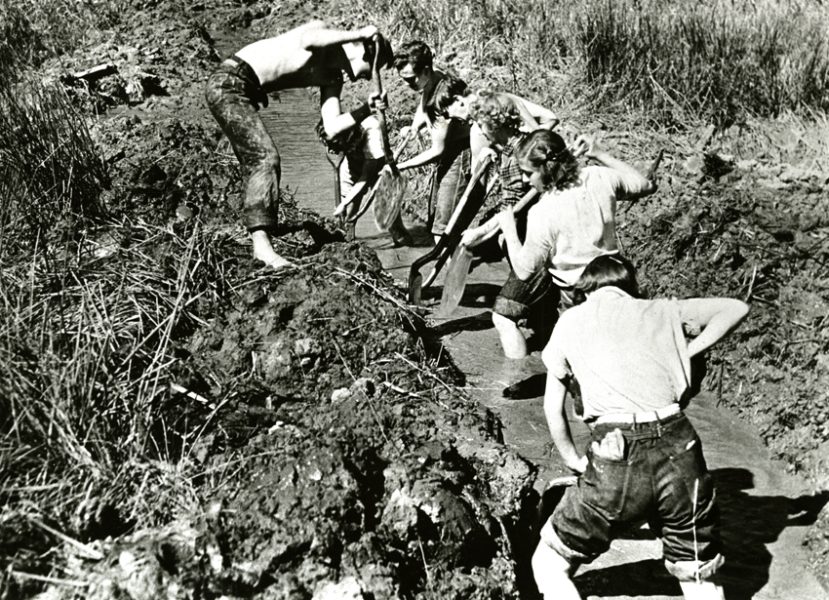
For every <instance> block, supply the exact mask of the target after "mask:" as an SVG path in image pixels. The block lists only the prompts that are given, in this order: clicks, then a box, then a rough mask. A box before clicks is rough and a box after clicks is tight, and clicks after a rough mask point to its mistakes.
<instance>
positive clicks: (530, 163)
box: [515, 129, 579, 192]
mask: <svg viewBox="0 0 829 600" xmlns="http://www.w3.org/2000/svg"><path fill="white" fill-rule="evenodd" d="M515 157H516V159H517V160H518V167H519V168H520V169H521V172H522V173H523V174H524V177H525V180H526V181H528V182H529V183H530V185H532V186H533V187H534V188H535V189H537V190H538V191H539V192H545V191H547V190H551V189H553V188H557V189H564V188H566V187H567V186H569V185H571V184H572V183H574V182H575V181H576V180H578V176H579V163H578V161H577V160H576V158H575V157H574V156H573V153H572V152H570V150H569V149H568V148H567V144H566V143H565V142H564V140H563V139H562V137H561V136H560V135H558V134H557V133H555V132H553V131H548V130H546V129H537V130H535V131H533V132H532V133H530V134H529V135H527V136H526V137H525V138H524V139H522V140H521V142H520V143H519V144H518V147H517V148H516V149H515Z"/></svg>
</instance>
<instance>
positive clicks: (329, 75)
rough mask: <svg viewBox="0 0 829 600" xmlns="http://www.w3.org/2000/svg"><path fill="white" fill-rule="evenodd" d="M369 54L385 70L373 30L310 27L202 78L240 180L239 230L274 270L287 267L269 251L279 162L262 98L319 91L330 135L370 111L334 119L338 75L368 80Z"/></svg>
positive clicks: (386, 52)
mask: <svg viewBox="0 0 829 600" xmlns="http://www.w3.org/2000/svg"><path fill="white" fill-rule="evenodd" d="M374 52H379V53H380V56H379V64H380V65H382V66H388V65H389V64H390V62H391V58H392V53H391V49H390V47H389V46H388V44H387V43H385V41H384V40H382V38H380V37H379V35H378V32H377V28H376V27H374V26H366V27H363V28H361V29H357V30H354V31H343V30H338V29H332V28H330V27H328V26H326V25H325V24H324V23H323V22H321V21H312V22H310V23H306V24H305V25H301V26H300V27H297V28H296V29H292V30H290V31H287V32H285V33H283V34H281V35H278V36H276V37H273V38H268V39H264V40H260V41H257V42H254V43H252V44H250V45H248V46H245V47H244V48H242V49H241V50H239V51H238V52H237V53H236V54H235V55H233V56H231V57H230V58H228V59H226V60H225V61H224V62H223V63H222V64H221V65H220V67H219V68H218V70H217V71H216V72H214V73H213V74H212V75H211V76H210V78H209V79H208V80H207V87H206V97H207V103H208V106H209V107H210V112H211V113H212V114H213V116H214V117H215V118H216V120H217V121H218V123H219V126H220V127H221V128H222V131H223V132H224V133H225V135H227V137H228V139H229V140H230V143H231V145H232V146H233V151H234V153H235V154H236V157H237V159H238V160H239V163H240V165H241V166H242V169H243V172H244V174H245V177H246V189H245V199H244V224H245V226H246V227H247V229H248V231H249V232H250V236H251V240H252V241H253V256H254V258H256V259H258V260H260V261H262V262H264V263H265V264H267V265H270V266H272V267H273V268H275V269H279V268H282V267H285V266H287V265H289V264H290V263H289V262H288V261H287V260H285V258H283V257H282V256H280V255H279V254H277V253H276V251H275V250H274V248H273V245H272V243H271V238H270V234H271V233H272V232H273V230H274V228H275V227H276V225H277V204H278V200H279V183H280V177H281V169H280V158H279V152H278V151H277V149H276V145H275V144H274V142H273V140H272V139H271V137H270V135H269V134H268V132H267V130H266V129H265V126H264V124H263V123H262V119H261V117H260V116H259V113H258V111H259V108H260V107H265V106H267V104H268V96H267V95H268V93H270V92H276V91H279V90H284V89H288V88H301V87H319V88H320V96H321V98H320V101H321V106H320V113H321V115H322V119H323V125H324V128H325V132H326V134H327V135H329V136H335V135H337V134H338V133H339V132H341V131H344V130H345V129H348V128H349V127H352V126H354V125H355V123H359V122H361V121H362V120H363V119H365V118H366V117H368V116H369V114H370V112H371V109H370V107H369V106H368V105H363V106H361V107H360V108H359V109H357V110H356V111H352V113H342V111H341V108H340V92H341V91H342V86H343V71H344V72H345V73H346V75H347V76H348V78H349V79H350V80H352V81H354V80H356V79H369V78H370V77H371V66H372V60H373V58H374ZM369 101H370V102H371V101H372V98H370V100H369Z"/></svg>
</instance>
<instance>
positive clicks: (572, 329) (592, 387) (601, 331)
mask: <svg viewBox="0 0 829 600" xmlns="http://www.w3.org/2000/svg"><path fill="white" fill-rule="evenodd" d="M562 353H563V354H564V355H565V356H566V361H567V363H568V364H569V366H570V369H571V370H572V372H573V374H574V375H575V377H576V379H577V380H578V381H579V384H580V386H581V394H582V402H583V404H584V418H585V419H586V420H590V419H592V418H595V417H599V416H601V415H604V414H613V413H632V412H647V411H653V410H656V409H659V408H664V407H666V406H668V405H670V404H672V403H674V402H677V401H678V400H679V398H680V397H681V396H682V394H683V393H684V392H685V390H686V388H687V387H688V383H689V381H690V357H689V355H688V348H687V343H686V342H685V338H684V335H683V330H682V322H681V317H680V312H679V305H678V303H677V301H675V300H668V299H659V300H640V299H636V298H632V297H631V296H629V295H628V294H626V293H625V292H623V291H622V290H620V289H619V288H615V287H604V288H601V289H600V290H597V291H596V292H594V293H593V294H591V296H590V297H589V298H588V299H587V301H585V302H584V303H582V304H580V305H578V306H575V307H573V308H571V309H570V310H568V311H566V312H565V313H563V314H562V315H561V318H560V320H559V322H558V324H557V325H556V328H555V330H554V331H553V335H552V337H551V339H550V343H549V344H548V346H547V348H545V350H544V354H543V358H544V362H545V363H546V364H548V365H551V366H552V365H556V364H559V363H560V360H561V356H560V355H561V354H562ZM556 355H559V356H558V360H556V359H557V357H556Z"/></svg>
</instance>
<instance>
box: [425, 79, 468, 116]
mask: <svg viewBox="0 0 829 600" xmlns="http://www.w3.org/2000/svg"><path fill="white" fill-rule="evenodd" d="M471 93H472V90H470V89H469V86H468V85H466V82H465V81H464V80H463V79H461V78H460V77H456V76H455V75H452V74H450V73H446V74H445V75H444V76H443V77H442V78H441V79H440V81H438V82H437V85H435V87H434V89H433V90H432V96H431V98H430V99H429V102H428V103H427V108H429V107H431V108H432V110H433V111H434V112H435V114H438V115H445V114H446V110H447V109H448V108H449V107H450V106H452V103H454V102H455V100H456V99H457V98H459V97H461V96H468V95H469V94H471Z"/></svg>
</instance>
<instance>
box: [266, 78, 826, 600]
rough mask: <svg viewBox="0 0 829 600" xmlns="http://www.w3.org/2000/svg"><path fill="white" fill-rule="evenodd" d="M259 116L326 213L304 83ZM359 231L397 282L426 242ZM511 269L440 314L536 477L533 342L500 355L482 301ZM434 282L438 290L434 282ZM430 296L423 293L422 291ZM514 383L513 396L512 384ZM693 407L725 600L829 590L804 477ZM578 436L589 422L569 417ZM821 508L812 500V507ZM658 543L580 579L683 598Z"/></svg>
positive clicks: (632, 541) (553, 467)
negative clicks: (805, 544)
mask: <svg viewBox="0 0 829 600" xmlns="http://www.w3.org/2000/svg"><path fill="white" fill-rule="evenodd" d="M265 116H266V122H267V123H268V126H269V128H270V129H271V131H272V132H273V134H274V137H275V138H276V139H277V140H278V142H277V143H278V144H279V147H280V151H281V153H282V155H283V174H284V175H283V179H284V184H285V185H286V186H287V187H289V188H291V189H293V190H295V192H296V195H297V199H298V201H299V204H300V206H302V207H304V208H310V209H314V210H316V211H318V212H319V213H321V214H330V212H331V209H332V207H333V204H334V199H333V192H332V185H333V174H332V170H331V167H330V165H329V164H328V162H327V161H326V159H325V155H324V153H323V150H322V148H321V146H320V145H319V144H318V143H317V142H316V140H315V139H314V134H313V126H314V124H315V123H316V121H317V119H318V112H317V111H316V102H315V101H314V100H312V99H311V97H310V95H309V94H308V93H307V92H305V91H291V92H287V93H283V94H282V98H281V102H280V103H274V106H273V107H272V108H271V109H269V111H268V112H267V113H266V115H265ZM356 233H357V237H358V239H360V240H362V241H363V242H365V243H367V244H369V245H370V246H372V247H373V248H375V249H376V251H377V253H378V256H379V257H380V259H381V261H382V263H383V265H384V267H385V268H386V269H387V270H388V271H389V272H390V273H391V274H392V275H393V276H394V277H395V278H396V279H397V280H398V281H399V282H400V283H401V285H404V284H405V283H404V282H405V281H406V278H407V275H408V265H409V264H410V263H411V262H412V260H414V258H416V257H417V256H419V255H421V254H422V253H423V252H425V249H424V248H394V247H392V244H391V240H390V238H389V237H388V236H387V235H384V234H380V233H378V232H377V231H376V229H375V227H374V224H373V219H372V218H371V215H370V213H369V214H367V215H366V216H365V217H363V219H362V220H361V221H360V222H359V223H358V226H357V231H356ZM505 277H506V266H505V265H503V264H500V265H484V266H482V267H481V268H478V269H476V270H475V271H474V272H473V274H472V276H471V277H470V285H469V287H468V289H467V294H466V296H465V298H464V301H463V303H462V306H461V307H460V308H459V309H458V310H457V311H456V313H455V314H454V315H452V317H451V319H446V320H443V321H435V322H434V326H435V328H436V330H437V331H438V332H439V333H440V334H442V335H443V339H444V342H445V344H446V346H447V348H448V349H449V350H450V352H451V353H452V356H453V358H454V360H455V362H456V363H457V365H458V366H459V367H460V369H461V370H462V371H463V372H464V373H465V374H466V378H467V390H468V391H469V393H470V394H472V396H473V397H474V398H476V399H478V400H479V401H480V402H482V403H483V404H484V405H486V406H487V407H489V408H490V409H492V410H493V411H494V412H495V413H497V414H498V415H499V416H500V418H501V421H502V423H503V436H504V441H505V442H506V443H507V444H509V445H511V446H513V447H514V448H515V449H516V450H518V451H519V452H520V453H521V454H522V455H523V456H524V457H526V458H527V459H528V460H530V461H531V462H533V463H534V464H536V465H537V466H538V467H539V470H540V473H539V480H538V485H537V487H538V488H539V489H542V488H543V486H544V484H545V482H546V481H548V480H549V478H551V477H554V476H556V475H558V474H562V473H563V468H562V467H561V465H560V464H559V463H558V462H557V456H556V455H555V453H554V452H552V451H551V450H552V449H551V444H550V441H549V434H548V432H547V428H546V424H545V422H544V419H543V413H542V398H541V396H540V394H541V393H542V389H543V372H544V371H543V367H542V365H541V361H540V359H539V358H538V353H537V352H535V353H534V354H533V355H532V356H531V357H529V358H528V359H527V360H524V361H512V360H507V359H504V358H503V357H502V354H501V349H500V346H499V343H498V340H497V335H496V334H495V331H494V330H493V329H492V327H491V324H490V321H489V313H488V311H487V309H486V307H487V306H489V305H490V304H491V301H492V298H493V297H494V295H495V294H496V293H497V290H498V287H499V284H500V282H502V281H503V280H504V278H505ZM439 286H440V280H439V281H438V282H437V286H436V288H435V292H439V290H440V287H439ZM427 297H428V296H427ZM513 384H520V385H519V386H518V391H517V393H516V394H514V396H518V397H517V398H516V397H513V398H512V399H506V398H504V396H503V390H504V388H505V387H507V386H511V385H513ZM688 412H689V415H690V417H691V419H692V420H693V422H694V425H695V426H696V428H697V430H698V432H699V434H700V436H701V438H702V440H703V443H704V444H705V450H706V456H707V457H708V461H709V467H710V469H711V470H712V472H713V474H714V476H715V478H716V481H717V487H718V492H719V499H720V503H721V507H722V512H723V536H724V539H725V542H726V555H727V557H728V563H727V565H728V566H727V568H726V570H725V572H724V579H725V585H726V594H727V597H728V598H729V599H730V600H737V599H744V598H757V599H767V600H784V599H785V600H792V599H804V600H805V599H809V600H820V599H824V598H829V594H827V592H826V590H824V589H823V588H822V587H821V586H820V584H819V583H818V582H817V580H816V578H815V577H814V576H813V575H812V574H811V573H810V572H809V571H808V569H807V564H806V556H805V553H804V551H803V549H802V539H803V536H804V534H805V532H806V528H807V526H808V524H809V523H810V522H811V521H810V516H811V519H813V515H814V513H815V512H816V509H815V508H814V507H810V506H809V505H808V499H809V495H808V493H809V492H808V490H807V489H805V486H804V485H803V484H801V483H800V482H798V481H797V480H795V479H794V478H791V477H788V476H786V475H785V474H784V467H783V464H782V463H778V462H774V461H772V460H770V458H769V456H768V452H767V451H766V449H765V447H764V445H763V443H762V440H761V439H760V438H759V436H758V435H757V433H756V432H754V431H753V430H752V429H751V428H750V427H748V426H747V425H746V424H745V423H744V422H741V421H740V420H738V418H737V416H736V415H734V414H731V413H729V412H727V411H724V410H722V409H719V408H717V406H716V400H715V399H714V398H712V397H709V396H701V397H698V398H696V399H695V400H694V402H693V404H692V406H691V407H690V409H689V411H688ZM573 427H574V431H575V435H576V437H577V438H578V439H579V440H583V439H584V434H585V429H584V426H583V425H581V424H580V423H573ZM818 509H819V507H818ZM660 553H661V549H660V543H659V542H658V541H657V540H655V539H654V536H653V535H652V534H651V533H650V532H649V531H647V530H641V531H636V532H632V534H631V535H629V536H628V537H627V538H625V539H622V540H618V541H617V542H616V543H614V545H613V547H612V548H611V550H610V552H608V553H607V554H606V555H605V556H603V557H602V558H601V559H600V560H598V561H596V562H595V563H594V564H592V565H590V566H589V568H585V569H584V570H582V571H581V572H580V573H579V575H578V577H577V581H578V584H579V587H580V589H581V590H582V591H583V593H585V594H586V595H587V597H589V598H599V597H601V598H633V597H643V596H645V597H649V598H654V599H673V598H681V594H680V591H679V587H678V585H677V584H676V583H675V582H674V581H673V580H672V579H671V578H670V576H668V574H667V572H666V571H665V570H664V568H663V567H662V563H661V561H660V560H659V556H660Z"/></svg>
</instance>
